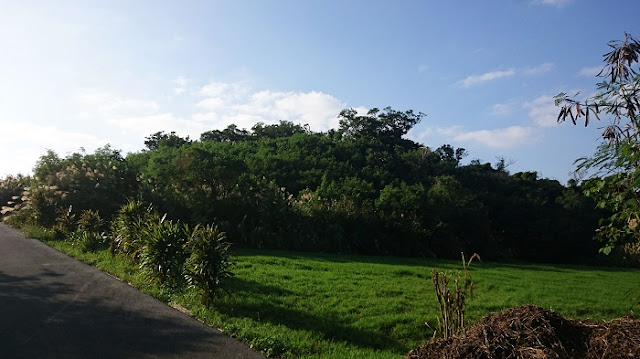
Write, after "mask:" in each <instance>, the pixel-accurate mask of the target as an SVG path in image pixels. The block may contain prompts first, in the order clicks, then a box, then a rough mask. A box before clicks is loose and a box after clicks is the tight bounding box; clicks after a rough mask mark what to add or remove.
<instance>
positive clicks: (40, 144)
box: [0, 122, 109, 176]
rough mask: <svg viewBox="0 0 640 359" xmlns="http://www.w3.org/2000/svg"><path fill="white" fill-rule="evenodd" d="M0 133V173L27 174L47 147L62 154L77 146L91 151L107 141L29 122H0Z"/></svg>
mask: <svg viewBox="0 0 640 359" xmlns="http://www.w3.org/2000/svg"><path fill="white" fill-rule="evenodd" d="M0 127H1V128H2V132H3V134H4V136H3V139H2V141H0V152H1V153H4V154H10V155H5V156H0V176H6V175H8V174H13V175H15V174H17V173H22V174H30V173H31V171H32V169H33V167H34V166H35V163H36V160H37V159H38V158H39V157H40V156H41V155H42V154H44V152H45V149H51V150H53V151H55V152H56V153H57V154H59V155H61V156H64V155H66V154H68V153H71V152H76V151H78V150H79V149H80V147H83V148H85V149H86V150H87V151H92V150H94V149H95V148H97V147H101V146H104V145H106V144H107V143H108V142H109V141H108V140H107V139H104V138H100V137H97V136H95V135H91V134H86V133H80V132H74V131H65V130H62V129H59V128H57V127H53V126H41V125H36V124H31V123H11V122H6V123H4V122H0Z"/></svg>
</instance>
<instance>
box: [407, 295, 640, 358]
mask: <svg viewBox="0 0 640 359" xmlns="http://www.w3.org/2000/svg"><path fill="white" fill-rule="evenodd" d="M407 358H408V359H434V358H438V359H440V358H441V359H454V358H455V359H463V358H464V359H472V358H473V359H503V358H504V359H506V358H509V359H596V358H597V359H605V358H607V359H618V358H627V359H628V358H640V321H639V320H637V319H634V318H631V317H623V318H620V319H616V320H614V321H612V322H608V323H594V322H590V321H581V320H571V319H566V318H563V317H562V316H560V315H559V314H557V313H555V312H552V311H549V310H546V309H544V308H540V307H536V306H533V305H527V306H522V307H516V308H511V309H507V310H505V311H503V312H501V313H498V314H496V315H492V316H487V317H484V318H482V319H481V320H480V321H479V322H477V323H476V324H475V325H473V326H472V327H470V328H469V329H468V330H467V331H466V333H465V334H464V335H462V336H459V337H454V338H449V339H447V340H443V339H434V340H431V341H429V342H428V343H427V344H425V345H424V346H422V347H420V348H418V349H415V350H412V351H411V352H409V355H408V356H407Z"/></svg>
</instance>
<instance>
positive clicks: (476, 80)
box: [456, 69, 516, 88]
mask: <svg viewBox="0 0 640 359" xmlns="http://www.w3.org/2000/svg"><path fill="white" fill-rule="evenodd" d="M515 73H516V71H515V70H514V69H509V70H504V71H492V72H486V73H484V74H482V75H471V76H468V77H466V78H464V79H462V80H460V81H458V82H457V83H456V84H457V85H458V86H461V87H464V88H469V87H471V86H474V85H478V84H481V83H483V82H488V81H493V80H496V79H499V78H503V77H509V76H513V75H515Z"/></svg>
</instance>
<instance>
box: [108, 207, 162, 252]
mask: <svg viewBox="0 0 640 359" xmlns="http://www.w3.org/2000/svg"><path fill="white" fill-rule="evenodd" d="M152 214H153V210H152V207H151V205H149V206H145V204H144V203H143V202H142V201H140V200H131V199H129V200H128V202H127V204H125V205H123V206H122V207H120V209H119V210H118V212H117V213H116V216H115V218H114V219H113V222H112V223H111V232H112V240H111V244H110V250H111V254H115V253H116V252H119V253H124V254H128V255H130V256H131V260H133V261H136V255H137V253H138V251H139V249H140V247H141V245H142V244H141V236H142V235H141V233H140V232H141V229H142V228H144V226H145V224H146V223H148V222H149V221H150V220H152V217H153V216H152Z"/></svg>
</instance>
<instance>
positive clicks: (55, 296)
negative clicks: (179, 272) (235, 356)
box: [0, 268, 227, 358]
mask: <svg viewBox="0 0 640 359" xmlns="http://www.w3.org/2000/svg"><path fill="white" fill-rule="evenodd" d="M12 272H13V270H12ZM65 277H66V275H65V274H63V273H59V272H55V271H53V270H50V269H47V268H44V269H42V270H41V271H40V272H39V273H37V274H35V275H28V276H18V275H10V274H7V273H4V272H2V271H0V318H1V319H0V358H142V357H163V358H171V357H180V358H182V357H198V353H207V352H209V354H212V350H215V348H216V347H217V346H220V345H222V344H221V343H220V341H221V339H227V338H224V336H223V335H222V334H219V333H218V334H219V335H216V333H217V332H214V329H212V328H209V327H206V326H205V325H203V324H201V323H199V322H197V321H184V320H180V318H179V317H180V316H184V315H183V314H182V313H179V312H177V311H173V310H170V309H169V308H167V309H169V310H167V311H165V310H158V306H157V305H156V306H146V305H145V304H144V303H145V302H146V301H154V299H153V298H151V297H148V296H145V295H143V294H141V293H139V292H138V293H137V294H136V293H134V292H137V290H136V289H134V288H131V287H129V286H127V285H126V284H124V283H121V282H119V283H115V284H114V283H106V282H108V281H109V280H112V281H115V279H113V278H108V277H106V276H105V277H104V278H103V277H102V275H101V273H100V274H95V273H94V274H93V278H90V279H95V280H94V281H93V282H86V283H85V284H84V285H83V286H81V287H80V288H79V287H78V285H75V284H70V283H68V280H69V278H65ZM120 285H121V286H122V288H118V289H114V288H113V287H119V286H120ZM100 286H106V287H109V289H108V290H109V291H111V292H112V293H113V294H114V295H115V294H117V293H124V294H123V295H122V297H120V298H118V297H117V296H114V297H111V298H109V297H105V296H103V295H102V294H103V293H102V292H101V291H99V292H98V294H94V293H93V292H94V288H97V287H100ZM98 290H99V289H98ZM143 297H144V298H143ZM183 319H184V318H183ZM209 354H208V355H209Z"/></svg>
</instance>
